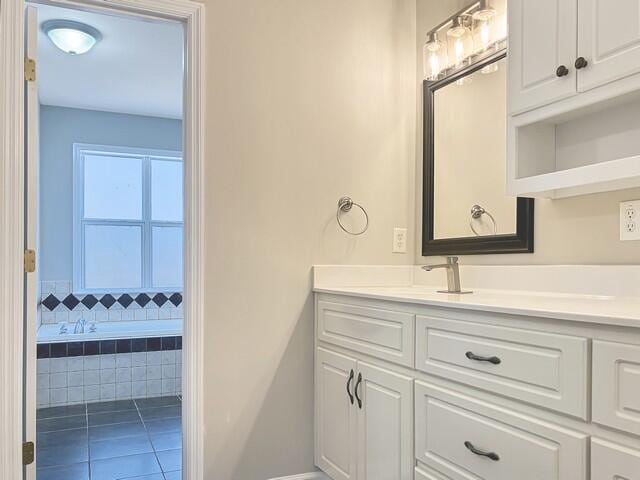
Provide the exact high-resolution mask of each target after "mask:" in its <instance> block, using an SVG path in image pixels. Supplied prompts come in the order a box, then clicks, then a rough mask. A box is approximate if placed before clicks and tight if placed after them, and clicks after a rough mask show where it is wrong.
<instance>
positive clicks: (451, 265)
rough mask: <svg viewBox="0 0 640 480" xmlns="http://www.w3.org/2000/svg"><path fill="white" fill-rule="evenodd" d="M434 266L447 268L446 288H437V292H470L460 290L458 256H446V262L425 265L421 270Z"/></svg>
mask: <svg viewBox="0 0 640 480" xmlns="http://www.w3.org/2000/svg"><path fill="white" fill-rule="evenodd" d="M436 268H445V269H446V270H447V290H438V293H471V292H470V291H464V292H463V291H462V290H460V267H459V265H458V257H447V263H442V264H439V265H425V266H424V267H422V269H423V270H425V271H427V272H430V271H431V270H435V269H436Z"/></svg>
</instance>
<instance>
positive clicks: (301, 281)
mask: <svg viewBox="0 0 640 480" xmlns="http://www.w3.org/2000/svg"><path fill="white" fill-rule="evenodd" d="M205 3H206V6H207V30H208V33H207V37H208V38H207V52H208V54H207V62H208V65H207V68H208V82H209V89H208V92H207V95H208V102H207V110H208V113H207V131H208V138H207V142H208V143H207V155H206V157H207V164H206V184H207V190H206V209H207V212H206V219H207V224H206V231H207V242H206V254H207V258H206V295H207V298H206V312H207V318H206V327H205V336H206V353H205V365H206V367H205V394H206V400H205V421H206V425H205V427H206V438H205V461H206V473H205V477H206V478H207V479H211V480H213V479H215V480H230V479H234V480H264V479H267V478H271V477H275V476H282V475H291V474H296V473H302V472H305V471H310V470H312V469H313V389H312V386H313V368H312V366H313V349H312V344H313V310H312V296H311V293H310V287H311V266H312V265H313V264H314V263H354V264H357V263H363V264H385V263H388V264H390V263H395V264H398V263H412V262H413V254H412V252H413V251H414V250H415V246H414V245H413V242H411V244H410V245H409V253H408V254H405V255H398V254H395V255H394V254H392V253H391V240H392V230H393V227H394V226H406V227H408V228H410V229H413V218H414V212H413V211H414V205H413V202H414V193H413V182H414V181H413V176H414V173H413V166H414V158H415V131H414V129H415V114H414V105H415V102H416V98H415V91H414V89H413V85H414V82H415V35H416V34H415V1H414V0H351V1H349V2H345V1H341V0H322V1H318V0H271V1H268V2H266V1H264V0H243V1H241V2H240V1H237V0H206V2H205ZM344 194H349V195H352V196H353V198H354V199H355V200H356V201H359V202H362V204H363V205H364V206H365V207H366V208H367V209H368V212H369V215H370V217H371V226H370V230H369V231H368V232H367V234H366V235H364V236H362V237H360V238H358V239H354V238H347V237H346V236H345V235H344V234H343V233H341V232H340V231H339V230H338V228H337V226H336V224H335V218H334V215H335V210H336V203H337V200H338V198H339V197H340V196H341V195H344Z"/></svg>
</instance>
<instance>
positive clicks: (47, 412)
mask: <svg viewBox="0 0 640 480" xmlns="http://www.w3.org/2000/svg"><path fill="white" fill-rule="evenodd" d="M85 413H86V406H85V404H84V403H82V404H80V405H65V406H62V407H50V408H39V409H38V410H37V412H36V418H37V419H38V420H41V419H43V418H56V417H71V416H73V415H84V414H85Z"/></svg>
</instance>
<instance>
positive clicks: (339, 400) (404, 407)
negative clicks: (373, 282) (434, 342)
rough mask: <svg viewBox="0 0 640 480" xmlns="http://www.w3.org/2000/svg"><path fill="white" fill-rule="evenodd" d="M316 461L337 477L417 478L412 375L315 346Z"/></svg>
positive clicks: (342, 479) (361, 479)
mask: <svg viewBox="0 0 640 480" xmlns="http://www.w3.org/2000/svg"><path fill="white" fill-rule="evenodd" d="M315 362H316V369H315V370H316V377H315V385H316V386H315V389H316V394H315V397H316V403H315V429H316V431H315V445H316V447H315V459H316V465H317V466H318V467H320V468H321V469H322V470H324V471H325V472H326V473H327V474H329V476H330V477H331V478H333V479H334V480H347V479H358V480H388V479H391V478H393V479H398V480H410V479H412V478H413V468H414V462H413V378H411V377H408V376H406V375H402V374H401V373H398V372H394V371H393V370H391V369H388V368H384V367H382V366H378V365H374V364H371V363H368V362H364V361H358V360H355V358H351V357H349V356H347V355H343V354H340V353H337V352H334V351H331V350H329V349H326V348H324V347H318V348H317V349H316V361H315Z"/></svg>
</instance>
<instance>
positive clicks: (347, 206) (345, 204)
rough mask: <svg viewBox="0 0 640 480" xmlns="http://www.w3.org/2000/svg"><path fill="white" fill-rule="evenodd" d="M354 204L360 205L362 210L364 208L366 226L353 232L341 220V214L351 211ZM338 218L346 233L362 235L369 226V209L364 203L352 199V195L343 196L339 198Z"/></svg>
mask: <svg viewBox="0 0 640 480" xmlns="http://www.w3.org/2000/svg"><path fill="white" fill-rule="evenodd" d="M354 205H355V206H356V207H358V208H359V209H360V210H362V213H364V218H365V224H364V228H363V229H362V230H361V231H359V232H352V231H351V230H349V229H347V228H346V227H345V226H344V225H343V224H342V222H341V221H340V214H341V213H348V212H350V211H351V209H352V208H353V206H354ZM336 220H337V222H338V225H339V226H340V228H341V229H342V230H343V231H344V232H345V233H348V234H349V235H362V234H363V233H364V232H366V231H367V228H369V215H368V214H367V211H366V210H365V209H364V207H363V206H362V205H360V204H359V203H356V202H354V201H353V200H352V199H351V197H342V198H340V200H338V210H337V211H336Z"/></svg>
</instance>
